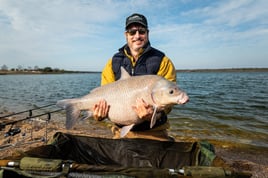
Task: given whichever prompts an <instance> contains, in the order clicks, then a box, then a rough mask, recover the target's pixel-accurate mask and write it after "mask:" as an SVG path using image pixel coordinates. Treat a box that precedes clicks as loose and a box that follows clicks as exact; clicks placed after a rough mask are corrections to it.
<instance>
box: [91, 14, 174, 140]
mask: <svg viewBox="0 0 268 178" xmlns="http://www.w3.org/2000/svg"><path fill="white" fill-rule="evenodd" d="M125 37H126V41H127V44H125V45H124V46H123V47H122V48H120V49H119V52H117V53H116V54H115V55H114V56H113V57H112V59H110V60H109V61H108V62H107V64H106V66H105V67H104V69H103V71H102V80H101V85H105V84H108V83H111V82H114V81H116V80H118V79H119V78H120V76H121V71H120V67H121V66H122V67H124V68H125V69H126V71H127V72H128V73H129V74H130V75H132V76H136V75H148V74H155V75H160V76H163V77H164V78H166V79H167V80H170V81H172V82H176V70H175V68H174V65H173V64H172V62H171V60H170V59H169V58H168V57H167V56H165V54H164V53H163V52H161V51H159V50H157V49H155V48H153V47H151V45H150V42H149V29H148V23H147V19H146V17H145V16H143V15H141V14H137V13H135V14H132V15H130V16H129V17H127V19H126V26H125ZM135 104H136V106H135V107H134V110H135V111H136V113H137V115H138V116H139V118H140V119H144V122H143V123H141V124H139V125H136V126H135V127H134V128H133V129H132V130H131V131H130V132H129V133H128V134H127V135H126V138H147V139H156V140H170V137H169V136H168V134H167V129H168V128H169V123H168V121H167V116H166V114H167V113H168V112H170V111H171V108H170V109H168V111H165V112H164V111H162V112H159V113H158V118H159V119H158V120H157V122H156V124H155V126H154V127H153V128H150V119H151V117H152V114H153V107H152V106H151V105H148V104H147V103H146V102H145V101H144V100H143V99H142V98H138V99H137V101H136V103H133V105H135ZM109 107H110V106H109V103H106V101H105V100H101V101H100V102H99V103H97V104H96V105H95V106H94V108H93V110H94V118H95V119H96V120H102V119H104V118H106V117H107V115H108V112H109ZM112 132H113V133H114V138H120V136H119V135H120V126H115V127H113V128H112Z"/></svg>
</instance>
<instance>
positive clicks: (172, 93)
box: [57, 67, 189, 137]
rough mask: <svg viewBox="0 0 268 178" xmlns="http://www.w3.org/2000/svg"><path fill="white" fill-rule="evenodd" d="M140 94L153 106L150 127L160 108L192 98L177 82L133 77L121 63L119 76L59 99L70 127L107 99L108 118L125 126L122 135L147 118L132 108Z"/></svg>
mask: <svg viewBox="0 0 268 178" xmlns="http://www.w3.org/2000/svg"><path fill="white" fill-rule="evenodd" d="M137 98H142V99H143V100H144V101H145V102H147V103H148V104H150V105H152V106H153V107H154V114H153V116H152V119H151V125H150V127H153V125H154V124H155V121H156V114H155V113H156V111H157V110H159V109H160V108H161V109H163V108H165V107H170V106H172V105H175V104H184V103H186V102H187V101H188V100H189V98H188V96H187V94H186V93H185V92H183V91H181V90H180V89H179V88H178V86H177V85H176V83H173V82H170V81H168V80H166V79H165V78H163V77H161V76H158V75H142V76H132V77H131V76H130V75H129V74H128V73H127V72H126V71H125V70H124V68H122V67H121V78H120V80H117V81H115V82H113V83H110V84H106V85H104V86H101V87H98V88H95V89H93V90H91V91H90V93H89V94H87V95H85V96H83V97H81V98H74V99H65V100H60V101H58V102H57V106H59V107H62V108H64V109H65V110H66V128H67V129H70V128H72V127H73V125H74V124H75V122H76V121H77V120H78V119H79V118H80V113H81V111H86V112H87V113H88V117H92V116H93V112H92V111H91V110H92V108H93V106H94V105H95V104H96V103H98V102H99V101H100V100H101V99H105V100H106V101H107V104H108V105H110V109H109V113H108V118H109V119H110V120H111V121H112V122H113V123H116V124H118V125H122V126H123V127H122V130H121V137H123V136H125V135H126V134H127V132H129V131H130V130H131V128H132V127H133V126H134V125H136V124H139V123H141V122H143V121H144V120H143V119H140V118H139V117H138V116H137V114H136V112H135V111H134V110H133V106H134V105H135V104H136V100H137Z"/></svg>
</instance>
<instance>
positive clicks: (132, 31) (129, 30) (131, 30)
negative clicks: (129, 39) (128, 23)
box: [127, 28, 147, 36]
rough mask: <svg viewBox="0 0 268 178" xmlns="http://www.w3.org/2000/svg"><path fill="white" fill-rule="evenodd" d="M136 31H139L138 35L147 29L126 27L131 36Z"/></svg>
mask: <svg viewBox="0 0 268 178" xmlns="http://www.w3.org/2000/svg"><path fill="white" fill-rule="evenodd" d="M137 31H138V32H139V34H140V35H144V34H145V33H146V32H147V29H145V28H138V29H128V30H127V33H128V34H129V35H131V36H133V35H135V34H136V33H137Z"/></svg>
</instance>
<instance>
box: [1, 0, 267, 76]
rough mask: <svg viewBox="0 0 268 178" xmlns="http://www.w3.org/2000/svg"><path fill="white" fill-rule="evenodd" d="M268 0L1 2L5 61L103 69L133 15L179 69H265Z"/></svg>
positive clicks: (122, 41) (10, 64) (12, 65)
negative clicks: (144, 23) (140, 18)
mask: <svg viewBox="0 0 268 178" xmlns="http://www.w3.org/2000/svg"><path fill="white" fill-rule="evenodd" d="M267 9H268V3H267V1H266V0H217V1H215V0H37V1H36V0H21V1H18V0H0V66H2V65H4V64H5V65H7V66H8V68H9V69H10V68H17V67H18V66H19V65H21V66H23V67H24V68H28V67H32V68H33V67H34V66H38V67H40V68H43V67H46V66H49V67H53V68H60V69H66V70H81V71H89V70H91V71H101V70H102V68H103V67H104V65H105V63H106V62H107V60H108V59H109V58H111V57H112V55H113V54H114V53H115V52H117V50H118V48H119V47H121V46H123V45H124V44H125V38H124V35H123V33H124V26H125V19H126V17H127V16H129V15H130V14H132V13H134V12H138V13H142V14H144V15H145V16H146V17H147V20H148V23H149V29H150V37H149V38H150V42H151V44H152V46H153V47H156V48H158V49H160V50H161V51H163V52H165V54H166V55H167V56H168V57H169V58H171V60H172V61H173V63H174V65H175V67H176V69H204V68H209V69H215V68H250V67H268V10H267Z"/></svg>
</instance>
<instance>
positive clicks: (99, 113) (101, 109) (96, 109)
mask: <svg viewBox="0 0 268 178" xmlns="http://www.w3.org/2000/svg"><path fill="white" fill-rule="evenodd" d="M109 109H110V105H108V104H107V102H106V100H104V99H102V100H100V101H99V103H97V104H95V105H94V106H93V108H92V111H93V117H94V119H95V120H98V121H101V120H103V119H105V118H107V117H108V112H109Z"/></svg>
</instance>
